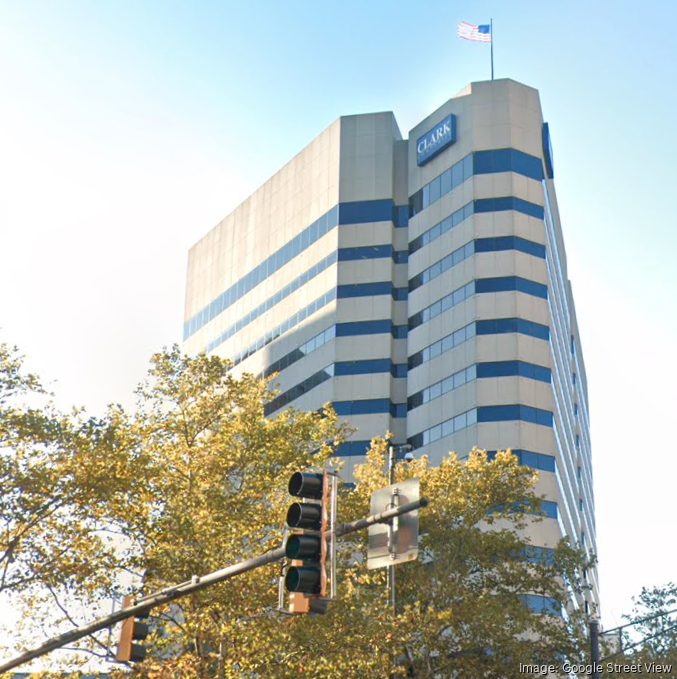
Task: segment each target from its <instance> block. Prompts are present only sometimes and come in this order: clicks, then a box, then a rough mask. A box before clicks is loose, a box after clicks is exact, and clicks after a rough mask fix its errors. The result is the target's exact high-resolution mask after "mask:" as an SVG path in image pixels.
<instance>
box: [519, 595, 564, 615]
mask: <svg viewBox="0 0 677 679" xmlns="http://www.w3.org/2000/svg"><path fill="white" fill-rule="evenodd" d="M520 598H521V599H522V601H523V602H524V605H525V606H528V607H529V608H530V609H531V610H532V611H534V613H543V614H545V615H554V616H557V617H561V616H562V607H561V606H560V604H559V602H558V601H557V599H553V598H551V597H547V596H543V595H542V594H520Z"/></svg>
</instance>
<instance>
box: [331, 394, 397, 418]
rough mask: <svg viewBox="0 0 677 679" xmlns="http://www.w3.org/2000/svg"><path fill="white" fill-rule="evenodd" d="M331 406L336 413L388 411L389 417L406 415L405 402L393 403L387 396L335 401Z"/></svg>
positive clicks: (351, 413)
mask: <svg viewBox="0 0 677 679" xmlns="http://www.w3.org/2000/svg"><path fill="white" fill-rule="evenodd" d="M331 405H332V407H333V408H334V410H335V411H336V414H337V415H340V416H341V417H347V416H348V415H375V414H382V413H389V414H390V416H391V417H406V416H407V404H406V403H393V402H392V401H391V400H390V399H389V398H369V399H363V400H358V401H335V402H333V403H332V404H331Z"/></svg>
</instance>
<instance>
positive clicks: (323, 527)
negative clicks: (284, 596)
mask: <svg viewBox="0 0 677 679" xmlns="http://www.w3.org/2000/svg"><path fill="white" fill-rule="evenodd" d="M289 493H290V495H294V496H295V497H300V498H302V502H294V503H293V504H292V505H291V506H290V507H289V510H288V511H287V525H288V526H289V528H291V529H292V530H294V531H296V532H293V533H291V534H290V535H289V536H288V538H287V543H286V546H285V554H286V556H287V558H288V559H291V564H290V566H289V567H288V568H287V572H286V575H285V586H286V588H287V591H288V592H292V593H293V594H292V595H291V601H292V611H293V612H304V613H307V612H309V610H310V608H311V606H310V602H309V598H315V597H323V596H324V595H325V592H326V586H327V575H326V569H325V562H326V558H327V539H326V533H327V529H328V525H327V523H328V507H327V505H328V502H329V495H330V494H329V484H328V481H327V473H326V472H322V473H315V472H296V473H294V474H292V477H291V479H290V480H289Z"/></svg>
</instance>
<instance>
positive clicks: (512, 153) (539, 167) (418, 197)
mask: <svg viewBox="0 0 677 679" xmlns="http://www.w3.org/2000/svg"><path fill="white" fill-rule="evenodd" d="M496 172H515V173H516V174H521V175H523V176H525V177H529V178H530V179H536V180H538V181H542V180H543V163H542V162H541V159H540V158H537V157H536V156H530V155H529V154H527V153H524V152H523V151H518V150H517V149H494V150H490V151H474V152H473V153H469V154H468V155H467V156H466V157H465V158H463V159H462V160H459V161H458V162H457V163H455V164H454V165H452V166H451V167H450V168H448V169H447V170H445V171H444V172H443V173H442V174H441V175H438V176H437V177H435V179H433V180H432V181H431V182H429V183H428V184H426V185H425V186H423V187H421V188H420V189H419V190H418V191H417V192H416V193H414V194H413V195H412V196H410V197H409V216H410V217H413V216H414V215H417V214H418V213H419V212H421V210H425V209H426V208H427V207H428V206H429V205H432V204H433V203H436V202H437V201H438V200H439V199H440V198H441V197H442V196H444V195H446V194H447V193H449V191H451V190H452V189H455V188H456V187H457V186H460V185H461V184H462V183H463V182H464V181H465V180H466V179H469V178H470V177H472V176H473V175H476V174H493V173H496Z"/></svg>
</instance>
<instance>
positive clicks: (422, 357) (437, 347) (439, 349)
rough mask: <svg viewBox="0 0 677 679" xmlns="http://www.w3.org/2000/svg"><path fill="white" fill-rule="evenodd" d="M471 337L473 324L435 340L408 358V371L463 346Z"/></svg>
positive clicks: (473, 330) (473, 333) (473, 331)
mask: <svg viewBox="0 0 677 679" xmlns="http://www.w3.org/2000/svg"><path fill="white" fill-rule="evenodd" d="M472 337H475V323H469V324H468V325H465V326H463V327H462V328H459V329H458V330H456V331H454V332H452V333H451V334H449V335H447V336H446V337H443V338H442V339H441V340H437V342H433V343H432V344H429V345H428V346H427V347H425V348H424V349H421V351H417V352H416V353H415V354H412V355H411V356H409V360H408V369H409V370H413V369H414V368H416V367H418V366H419V365H422V364H423V363H427V362H428V361H432V360H433V358H436V357H437V356H440V355H441V354H444V353H446V352H447V351H451V350H452V349H453V348H454V347H457V346H458V345H459V344H463V342H466V341H468V340H469V339H471V338H472Z"/></svg>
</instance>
